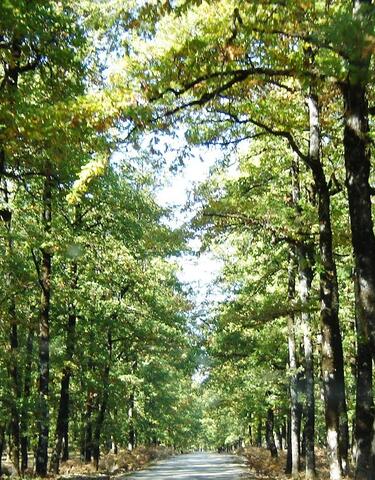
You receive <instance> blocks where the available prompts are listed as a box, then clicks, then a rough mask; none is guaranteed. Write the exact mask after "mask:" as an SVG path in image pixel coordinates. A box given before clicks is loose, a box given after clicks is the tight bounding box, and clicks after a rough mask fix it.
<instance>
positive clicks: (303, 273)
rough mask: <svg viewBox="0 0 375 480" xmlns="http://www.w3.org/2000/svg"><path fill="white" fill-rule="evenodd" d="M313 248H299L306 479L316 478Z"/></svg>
mask: <svg viewBox="0 0 375 480" xmlns="http://www.w3.org/2000/svg"><path fill="white" fill-rule="evenodd" d="M311 250H312V248H311V247H310V248H309V247H307V246H306V245H304V244H300V245H299V246H298V264H299V295H300V300H301V305H302V314H301V330H302V333H303V346H304V354H305V392H306V407H305V419H306V421H305V428H304V436H303V438H304V442H303V445H304V450H305V451H304V452H303V454H305V460H306V461H305V467H306V468H305V470H306V478H307V479H312V478H314V477H315V475H316V472H315V395H314V360H313V346H312V340H311V326H310V325H311V319H310V314H309V312H308V303H309V296H310V291H311V283H312V280H313V271H312V268H311V259H312V251H311Z"/></svg>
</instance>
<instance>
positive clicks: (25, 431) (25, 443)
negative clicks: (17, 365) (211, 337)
mask: <svg viewBox="0 0 375 480" xmlns="http://www.w3.org/2000/svg"><path fill="white" fill-rule="evenodd" d="M33 344H34V327H33V326H31V327H29V330H28V333H27V340H26V362H25V376H24V385H23V403H22V411H21V472H22V473H24V472H25V471H26V469H27V467H28V447H29V408H30V405H29V402H30V395H31V372H32V359H33Z"/></svg>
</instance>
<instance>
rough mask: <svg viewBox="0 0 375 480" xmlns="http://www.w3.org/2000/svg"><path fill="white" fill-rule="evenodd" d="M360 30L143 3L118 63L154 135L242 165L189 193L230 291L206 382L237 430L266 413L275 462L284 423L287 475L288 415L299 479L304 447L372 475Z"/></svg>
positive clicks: (367, 73)
mask: <svg viewBox="0 0 375 480" xmlns="http://www.w3.org/2000/svg"><path fill="white" fill-rule="evenodd" d="M374 22H375V12H374V5H373V2H372V1H371V0H354V1H352V0H349V1H346V0H340V1H335V2H329V1H324V0H323V1H305V0H303V1H302V0H300V1H294V0H293V1H289V0H286V1H282V2H280V1H273V0H266V1H262V2H243V1H236V0H218V1H206V2H200V1H197V2H196V1H185V2H156V4H152V5H146V6H144V7H143V8H140V13H139V17H138V21H137V22H136V27H137V28H136V31H135V32H134V34H133V36H132V39H131V40H130V46H129V52H130V53H129V55H127V56H125V61H124V65H125V67H124V70H123V78H122V80H123V81H125V82H127V81H129V77H130V78H132V79H133V82H134V85H137V84H139V81H140V80H141V82H142V86H143V98H144V104H145V105H147V103H149V104H150V107H151V109H150V111H149V113H148V116H149V118H152V120H153V121H154V124H155V125H156V126H158V127H159V128H163V129H172V128H174V127H175V122H176V120H179V121H180V122H181V124H183V125H184V126H185V128H186V132H187V133H186V136H187V138H188V139H189V141H190V142H192V143H197V144H206V145H207V144H208V145H211V144H215V145H219V146H221V147H222V148H226V149H227V152H228V155H227V159H228V162H229V163H233V162H234V161H235V158H236V155H237V154H238V151H240V152H242V156H240V159H239V160H238V165H237V169H236V172H235V174H234V175H233V170H234V167H233V165H232V169H229V173H228V174H226V170H225V168H223V169H222V170H221V171H220V170H219V172H218V173H217V175H216V176H214V177H213V178H212V179H211V181H210V182H209V183H208V184H207V185H205V186H202V187H201V189H200V192H199V198H200V200H201V202H202V209H201V213H200V214H199V215H198V216H197V218H196V226H197V228H200V227H201V228H203V229H206V230H207V237H206V238H207V242H208V244H210V243H211V244H213V245H215V248H217V249H219V251H221V252H222V253H221V255H222V256H223V258H224V262H225V269H224V276H223V281H225V284H226V290H225V291H226V292H228V291H229V292H230V294H229V295H228V296H227V300H226V301H224V302H223V303H222V305H221V306H220V308H219V309H218V312H217V316H216V321H215V322H214V327H213V335H211V336H210V337H209V340H208V343H209V349H211V353H212V355H213V362H214V366H213V370H212V382H213V384H215V383H216V385H217V386H218V388H219V390H220V391H221V394H222V395H223V396H224V399H225V401H224V400H223V402H224V404H225V403H227V408H228V409H229V410H231V409H232V410H233V409H234V410H235V411H236V412H237V414H238V415H239V414H240V413H241V412H242V421H243V422H245V423H246V422H248V423H250V424H252V423H251V422H252V421H253V420H251V419H254V418H258V419H259V418H261V417H262V416H263V417H264V414H265V409H266V413H267V427H268V442H269V444H270V449H271V450H272V452H273V454H276V449H275V447H274V445H273V435H272V434H271V433H270V431H272V429H273V424H274V417H275V415H276V411H277V415H276V416H281V417H283V416H285V414H286V412H287V411H288V412H289V413H288V417H289V422H290V428H289V431H290V440H289V443H290V468H289V470H290V471H291V472H292V474H293V475H295V476H297V475H298V469H299V463H300V459H299V455H300V442H301V436H302V433H301V431H302V428H301V416H302V417H303V422H304V427H303V438H304V452H305V456H306V459H305V468H306V476H307V477H309V478H311V477H313V476H314V475H315V457H314V452H315V443H316V439H317V438H318V441H319V443H320V444H324V445H326V448H327V455H328V460H329V465H330V476H331V479H332V480H337V479H340V478H341V476H342V475H346V474H347V473H348V470H349V467H350V465H349V457H350V450H352V454H353V455H352V463H353V465H354V469H355V476H356V478H358V479H359V478H374V474H375V473H374V472H375V467H374V452H373V448H372V447H371V444H372V442H373V437H374V427H373V424H374V418H373V415H374V411H373V390H372V375H373V372H372V362H373V360H374V356H375V337H374V332H375V237H374V231H373V220H372V208H371V195H372V194H373V188H372V186H371V181H370V180H371V162H370V160H371V150H372V131H371V127H372V124H371V123H370V120H369V114H372V113H373V111H374V108H373V106H372V104H371V100H372V98H373V84H372V82H373V79H374V75H373V72H374V70H373V55H372V54H373V51H374V45H375V36H374ZM125 79H126V80H125ZM118 81H119V82H120V83H121V75H120V78H119V79H118ZM369 101H370V107H369ZM172 122H173V123H172ZM241 143H242V148H241V149H239V148H236V147H239V146H240V145H241ZM231 147H232V148H231ZM230 172H232V178H228V175H229V177H230ZM317 317H319V328H318V326H317V324H316V319H317ZM354 324H355V326H354ZM318 332H319V334H318ZM318 353H319V358H320V362H319V367H318V364H317V355H318ZM351 358H355V360H353V361H351V362H349V360H350V359H351ZM223 363H224V365H225V366H226V368H223ZM265 363H266V365H267V368H265V365H264V364H265ZM286 364H288V368H287V369H285V365H286ZM350 366H351V367H352V369H351V370H350V368H349V367H350ZM215 367H216V368H215ZM259 369H261V372H265V370H266V371H267V372H268V373H269V375H265V373H259ZM281 372H282V374H281ZM271 374H272V375H271ZM317 376H318V378H317ZM353 376H354V377H355V379H353ZM286 379H288V383H289V386H288V388H286ZM229 385H231V386H232V388H229ZM318 385H321V387H322V392H323V396H324V402H323V404H324V407H323V408H324V418H325V435H324V436H323V435H322V432H321V429H322V425H321V423H320V422H319V424H318V425H315V418H316V408H315V403H316V402H315V399H316V393H317V386H318ZM231 396H233V398H232V401H231V402H230V401H229V398H230V397H231ZM354 397H355V399H354ZM228 403H229V406H228ZM234 403H235V405H234ZM353 404H354V405H355V406H353ZM265 406H267V408H266V407H265ZM318 406H320V405H318ZM353 410H354V411H353ZM232 413H233V411H232ZM318 418H320V417H318ZM352 418H353V424H352V422H350V421H349V419H352ZM349 423H350V425H349ZM316 427H318V428H316ZM351 431H352V432H353V434H352V435H351V436H350V435H349V432H351ZM317 436H318V437H317ZM323 437H325V438H323ZM351 443H353V445H351ZM351 447H352V448H351Z"/></svg>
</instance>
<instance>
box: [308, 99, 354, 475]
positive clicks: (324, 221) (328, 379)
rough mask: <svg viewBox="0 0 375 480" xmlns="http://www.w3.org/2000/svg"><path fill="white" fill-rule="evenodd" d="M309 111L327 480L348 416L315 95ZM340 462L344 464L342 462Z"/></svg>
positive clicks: (343, 448)
mask: <svg viewBox="0 0 375 480" xmlns="http://www.w3.org/2000/svg"><path fill="white" fill-rule="evenodd" d="M308 105H309V114H310V152H309V166H310V168H311V169H312V173H313V177H314V182H315V187H316V191H317V194H318V216H319V249H320V260H321V263H322V267H323V268H322V270H321V273H320V302H321V309H320V324H321V333H322V350H321V355H322V362H321V363H322V377H323V388H324V397H325V420H326V428H327V449H328V458H329V465H330V478H331V480H339V479H341V472H342V466H344V469H345V468H346V467H345V464H346V465H347V456H348V419H347V409H346V397H345V381H344V362H343V349H342V338H341V331H340V324H339V315H338V314H339V295H338V283H337V272H336V263H335V260H334V256H333V246H332V225H331V215H330V203H331V202H330V193H329V188H328V185H327V182H326V178H325V175H324V171H323V167H322V164H321V161H320V128H319V106H318V98H317V96H316V95H315V94H314V92H312V93H311V95H310V96H309V98H308ZM342 462H343V463H344V465H342Z"/></svg>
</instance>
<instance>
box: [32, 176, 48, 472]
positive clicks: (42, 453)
mask: <svg viewBox="0 0 375 480" xmlns="http://www.w3.org/2000/svg"><path fill="white" fill-rule="evenodd" d="M51 220H52V178H51V172H50V168H49V166H48V167H47V169H46V177H45V180H44V189H43V214H42V224H43V227H44V234H45V237H46V240H50V239H49V237H50V234H51ZM47 243H49V242H48V241H47ZM41 254H42V261H41V266H40V272H39V276H40V278H39V281H40V285H41V299H40V317H39V372H40V374H39V405H38V408H39V418H38V430H39V432H38V447H37V452H36V462H35V467H36V468H35V471H36V474H37V475H40V476H42V477H44V476H46V475H47V466H48V437H49V405H48V399H49V322H50V298H51V273H52V253H51V250H50V247H48V246H47V247H42V248H41Z"/></svg>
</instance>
